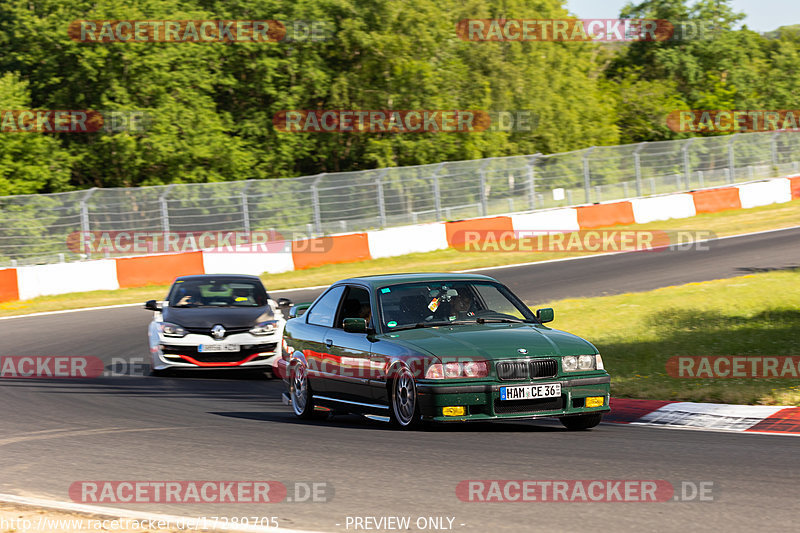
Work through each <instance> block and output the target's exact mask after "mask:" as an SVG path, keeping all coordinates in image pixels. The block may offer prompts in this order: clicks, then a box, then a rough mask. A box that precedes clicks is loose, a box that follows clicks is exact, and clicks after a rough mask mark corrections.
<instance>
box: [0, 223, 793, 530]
mask: <svg viewBox="0 0 800 533" xmlns="http://www.w3.org/2000/svg"><path fill="white" fill-rule="evenodd" d="M799 244H800V229H790V230H784V231H776V232H770V233H763V234H760V235H751V236H744V237H737V238H731V239H724V240H718V241H713V242H712V243H710V249H708V250H682V251H678V250H676V251H664V252H648V253H633V254H619V255H609V256H599V257H593V258H590V259H581V260H573V261H563V262H558V263H545V264H539V265H536V264H533V265H526V266H518V267H513V268H499V269H494V270H491V271H484V272H482V273H485V274H487V275H491V276H493V277H496V278H497V279H499V280H500V281H502V282H503V283H505V284H507V285H509V286H510V287H511V288H512V290H514V291H515V292H516V293H517V294H519V295H520V296H521V297H522V298H523V299H524V300H525V301H526V302H527V303H529V304H531V305H536V304H537V303H542V302H545V301H551V300H554V299H558V298H564V297H576V296H596V295H600V294H613V293H620V292H629V291H642V290H648V289H652V288H656V287H662V286H668V285H677V284H683V283H687V282H693V281H704V280H710V279H716V278H725V277H731V276H736V275H742V274H746V273H750V272H759V271H767V270H774V269H786V268H792V267H797V266H800V246H799ZM320 292H321V291H320V290H314V291H291V292H286V293H281V292H280V291H276V292H275V293H273V294H272V296H273V297H280V296H287V297H289V298H291V299H292V300H294V301H295V302H300V301H309V300H311V299H313V297H315V296H316V295H317V294H319V293H320ZM153 296H154V297H158V296H159V295H153ZM557 311H558V310H557V309H556V327H557V318H558V312H557ZM150 316H151V315H150V313H149V312H147V311H145V310H143V309H140V308H116V309H105V310H96V311H82V312H76V313H66V314H55V315H47V316H39V317H27V318H15V319H11V320H2V321H0V336H1V337H0V338H2V341H1V342H0V355H90V356H96V357H100V358H102V359H103V361H104V362H105V363H106V364H107V365H109V368H111V364H112V363H113V362H114V361H115V358H116V359H118V360H117V363H118V365H117V367H119V364H121V363H120V361H125V364H126V365H128V368H127V372H122V373H123V374H127V375H118V376H114V377H105V378H96V379H91V380H57V379H50V380H45V379H36V380H2V381H0V406H2V407H1V409H2V410H1V411H0V430H1V432H0V457H2V459H3V460H2V461H1V462H0V492H3V493H13V494H19V495H29V496H39V497H45V498H50V499H58V500H69V496H68V489H69V487H70V485H71V484H72V483H73V482H75V481H79V480H160V481H165V480H278V481H283V482H284V483H286V484H289V483H292V482H325V483H328V489H329V491H328V492H329V495H331V497H330V501H328V502H326V503H321V502H320V503H280V504H270V505H255V504H246V503H240V504H226V505H222V504H217V505H197V504H136V505H131V504H128V505H123V504H118V505H114V506H116V507H127V508H132V509H137V510H148V511H154V512H160V513H170V514H178V515H186V516H210V515H216V516H228V517H233V516H267V517H271V516H275V517H278V522H279V524H280V526H282V527H289V528H304V529H319V530H323V531H348V530H349V531H353V530H354V529H353V527H352V525H351V527H350V528H349V529H346V524H347V517H348V516H349V517H355V516H360V517H364V516H374V517H382V516H383V517H385V516H410V517H412V524H413V523H414V521H415V520H416V519H417V518H418V517H437V516H444V517H454V522H453V528H454V530H460V531H476V532H477V531H480V532H483V531H494V530H498V531H593V530H615V531H686V530H698V531H703V530H711V529H714V530H726V531H746V532H748V533H750V532H752V531H754V530H762V529H767V528H769V529H772V530H780V531H783V530H787V531H788V530H793V529H795V528H796V526H797V517H798V515H799V514H800V503H799V502H800V500H798V497H797V486H798V483H799V482H800V466H798V464H799V463H798V461H797V452H798V449H800V448H798V446H800V440H797V439H796V438H794V437H789V436H770V435H755V434H740V433H724V432H706V431H690V430H674V429H663V428H649V427H636V426H620V425H613V424H601V425H600V426H599V427H597V428H596V429H594V430H593V431H591V432H580V433H572V432H567V431H565V430H563V429H562V428H561V426H560V425H559V424H557V423H553V422H549V421H546V422H543V421H538V422H536V421H531V422H528V421H526V422H504V423H497V424H476V425H467V426H447V427H443V428H439V429H436V430H433V431H425V432H414V433H408V432H400V431H394V430H392V429H390V428H388V427H387V426H385V425H384V424H381V423H379V422H372V421H368V420H364V419H361V418H359V417H354V416H347V417H336V418H335V419H333V420H330V421H320V422H301V421H298V420H296V419H295V418H294V417H293V416H292V414H291V412H290V410H289V409H288V408H287V407H285V406H283V405H282V404H281V403H280V392H281V391H282V384H281V383H280V382H278V381H276V380H263V379H253V378H238V377H229V376H221V377H220V376H218V375H215V376H212V377H201V376H194V375H193V376H182V377H175V378H152V377H149V376H145V375H143V374H145V371H146V370H147V368H146V365H144V364H136V365H134V364H133V363H137V361H136V360H137V359H139V362H141V363H144V360H145V357H146V355H147V344H146V335H145V331H146V326H147V323H148V321H149V320H150ZM476 479H484V480H485V479H536V480H548V479H551V480H562V479H563V480H574V479H634V480H644V479H663V480H667V481H670V482H672V483H673V484H675V485H677V486H680V484H681V483H682V482H688V483H699V482H712V483H713V487H714V488H713V496H714V499H713V501H706V502H698V501H692V502H666V503H471V502H462V501H460V500H459V499H458V498H457V497H456V492H455V488H456V485H457V484H458V483H459V482H460V481H462V480H476ZM446 523H447V521H446V520H445V524H446ZM462 524H463V525H462ZM412 530H416V529H412ZM429 530H430V529H429Z"/></svg>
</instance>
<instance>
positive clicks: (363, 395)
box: [325, 285, 372, 402]
mask: <svg viewBox="0 0 800 533" xmlns="http://www.w3.org/2000/svg"><path fill="white" fill-rule="evenodd" d="M345 318H364V319H366V320H367V327H372V304H371V302H370V291H369V290H368V289H367V288H366V287H363V286H360V285H348V286H347V288H346V290H345V293H344V297H343V298H342V303H341V305H340V306H339V313H338V315H337V318H336V323H335V324H334V327H333V328H331V329H330V330H329V331H328V334H327V337H326V339H325V341H326V347H327V351H328V353H329V354H330V359H329V360H328V361H329V363H328V365H329V366H330V367H331V369H332V375H329V376H326V377H328V381H327V383H326V385H327V386H328V389H327V390H328V392H329V393H330V395H331V396H332V397H334V398H337V399H340V400H346V401H354V402H369V400H370V399H371V396H372V393H371V391H370V385H369V379H370V364H371V361H370V351H371V349H372V342H370V340H369V338H368V336H367V335H366V334H364V333H348V332H346V331H344V329H343V328H342V323H343V322H344V319H345Z"/></svg>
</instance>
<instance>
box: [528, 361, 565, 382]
mask: <svg viewBox="0 0 800 533" xmlns="http://www.w3.org/2000/svg"><path fill="white" fill-rule="evenodd" d="M528 368H529V370H530V373H531V377H532V378H552V377H555V375H556V374H558V365H557V364H556V360H555V359H537V360H535V361H531V362H530V363H529V364H528Z"/></svg>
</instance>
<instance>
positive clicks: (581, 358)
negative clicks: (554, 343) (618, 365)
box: [561, 354, 603, 372]
mask: <svg viewBox="0 0 800 533" xmlns="http://www.w3.org/2000/svg"><path fill="white" fill-rule="evenodd" d="M561 369H562V370H563V371H564V372H580V371H586V370H603V360H602V359H601V358H600V355H599V354H598V355H567V356H564V357H562V358H561Z"/></svg>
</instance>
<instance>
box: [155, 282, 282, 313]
mask: <svg viewBox="0 0 800 533" xmlns="http://www.w3.org/2000/svg"><path fill="white" fill-rule="evenodd" d="M267 298H268V296H267V291H265V290H264V286H263V285H261V284H260V283H258V282H254V281H247V280H235V281H234V280H230V279H227V280H226V279H219V280H217V279H203V280H179V281H176V282H175V285H173V286H172V290H171V291H170V294H169V298H168V299H169V305H170V307H263V306H265V305H267Z"/></svg>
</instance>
